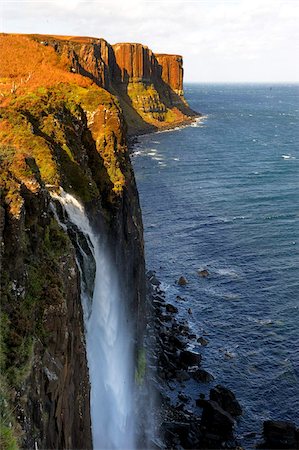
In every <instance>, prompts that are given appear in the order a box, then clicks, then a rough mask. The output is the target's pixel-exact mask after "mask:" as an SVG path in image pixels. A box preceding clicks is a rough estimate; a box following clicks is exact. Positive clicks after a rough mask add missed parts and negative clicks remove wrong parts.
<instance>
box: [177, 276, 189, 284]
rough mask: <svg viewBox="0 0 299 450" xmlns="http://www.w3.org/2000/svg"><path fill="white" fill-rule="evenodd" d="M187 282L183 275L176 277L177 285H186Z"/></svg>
mask: <svg viewBox="0 0 299 450" xmlns="http://www.w3.org/2000/svg"><path fill="white" fill-rule="evenodd" d="M187 283H188V281H187V279H186V278H185V277H183V276H181V277H180V278H179V279H178V285H179V286H186V284H187Z"/></svg>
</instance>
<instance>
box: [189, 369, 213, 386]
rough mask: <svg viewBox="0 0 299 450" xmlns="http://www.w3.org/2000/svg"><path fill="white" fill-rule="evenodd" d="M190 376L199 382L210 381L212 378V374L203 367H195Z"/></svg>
mask: <svg viewBox="0 0 299 450" xmlns="http://www.w3.org/2000/svg"><path fill="white" fill-rule="evenodd" d="M192 378H194V380H196V381H199V382H200V383H210V382H211V381H213V380H214V377H213V375H211V374H210V373H209V372H207V371H206V370H204V369H197V370H195V371H194V372H192Z"/></svg>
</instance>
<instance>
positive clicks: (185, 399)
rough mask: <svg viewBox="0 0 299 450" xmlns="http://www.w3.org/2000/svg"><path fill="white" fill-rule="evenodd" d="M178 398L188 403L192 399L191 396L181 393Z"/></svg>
mask: <svg viewBox="0 0 299 450" xmlns="http://www.w3.org/2000/svg"><path fill="white" fill-rule="evenodd" d="M178 399H179V400H181V402H184V403H187V402H188V401H189V400H190V397H188V396H187V395H184V394H179V395H178Z"/></svg>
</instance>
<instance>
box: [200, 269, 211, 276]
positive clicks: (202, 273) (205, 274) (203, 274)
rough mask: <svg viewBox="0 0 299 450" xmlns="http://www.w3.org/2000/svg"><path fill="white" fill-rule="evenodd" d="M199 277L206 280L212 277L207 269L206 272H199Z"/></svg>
mask: <svg viewBox="0 0 299 450" xmlns="http://www.w3.org/2000/svg"><path fill="white" fill-rule="evenodd" d="M198 275H199V276H200V277H203V278H206V277H208V276H209V275H210V273H209V271H208V270H207V269H204V270H199V271H198Z"/></svg>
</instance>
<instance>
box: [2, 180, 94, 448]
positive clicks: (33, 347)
mask: <svg viewBox="0 0 299 450" xmlns="http://www.w3.org/2000/svg"><path fill="white" fill-rule="evenodd" d="M38 181H39V182H40V187H39V188H38V190H36V191H35V192H32V191H30V190H29V189H27V188H26V187H25V186H23V187H22V192H21V195H22V199H23V205H22V208H21V214H20V216H19V217H14V216H13V215H12V214H11V213H10V212H9V210H8V208H7V205H6V204H4V208H3V211H4V227H3V233H2V234H1V241H2V254H1V256H2V267H1V270H2V275H3V278H4V279H3V278H2V280H1V281H2V283H1V292H2V296H1V300H2V314H3V317H2V319H3V320H4V321H5V323H6V326H7V328H6V330H5V331H4V333H3V334H2V339H3V341H2V345H3V347H4V348H3V349H2V351H4V358H5V360H4V367H3V366H2V370H3V372H2V376H4V373H7V381H8V382H9V384H10V386H11V391H10V394H11V397H10V398H9V399H8V400H9V401H10V402H11V403H12V404H13V405H14V408H15V415H16V417H17V421H18V425H17V427H18V428H19V430H20V431H21V432H22V447H24V448H35V446H38V448H69V449H71V448H74V447H76V448H84V447H85V446H86V445H88V447H90V445H91V444H90V443H91V430H90V412H89V381H88V369H87V364H86V354H85V340H84V330H83V319H82V310H81V300H80V288H79V273H78V269H77V265H76V261H75V252H74V249H73V248H72V246H71V243H70V241H69V240H68V238H67V236H66V235H64V234H62V233H61V230H60V229H59V227H58V226H57V224H55V222H54V221H53V217H52V213H51V211H50V207H49V194H48V192H47V190H46V189H45V187H44V186H43V183H42V182H41V180H38ZM48 239H49V241H48V242H51V248H50V247H48V245H47V243H46V242H47V240H48ZM9 280H13V285H12V284H11V282H10V281H9ZM79 374H80V375H79ZM78 375H79V376H78ZM2 381H3V380H2ZM3 388H4V395H5V394H7V393H5V385H3V386H2V389H3ZM2 394H3V392H2ZM11 420H12V421H13V422H14V420H15V419H14V418H11Z"/></svg>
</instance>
